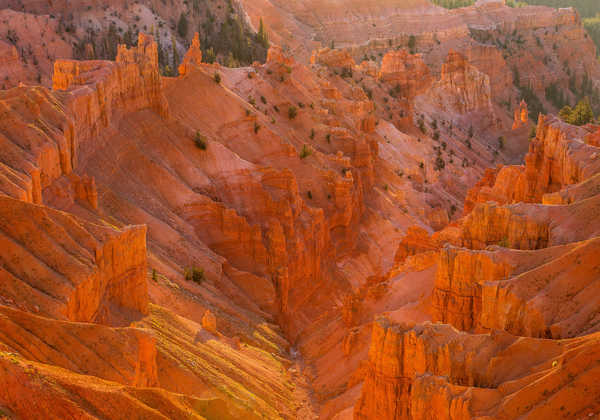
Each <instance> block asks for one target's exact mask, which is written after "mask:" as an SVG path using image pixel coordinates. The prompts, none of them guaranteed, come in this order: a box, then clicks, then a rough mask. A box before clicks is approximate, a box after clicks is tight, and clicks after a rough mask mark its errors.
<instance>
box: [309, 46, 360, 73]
mask: <svg viewBox="0 0 600 420" xmlns="http://www.w3.org/2000/svg"><path fill="white" fill-rule="evenodd" d="M310 63H311V64H321V65H324V66H327V67H331V68H335V69H349V70H352V68H353V67H354V66H355V65H356V63H355V62H354V59H353V58H352V57H351V56H350V54H349V53H348V52H347V51H345V50H341V49H333V50H332V49H330V48H323V49H320V50H318V51H314V52H313V54H312V56H311V57H310Z"/></svg>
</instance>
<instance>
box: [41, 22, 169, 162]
mask: <svg viewBox="0 0 600 420" xmlns="http://www.w3.org/2000/svg"><path fill="white" fill-rule="evenodd" d="M161 86H162V83H161V79H160V75H159V72H158V47H157V45H156V42H154V40H153V38H152V37H151V36H148V35H145V34H143V33H141V32H140V34H139V39H138V43H137V46H135V47H132V48H131V49H128V48H127V47H126V46H125V45H119V47H118V52H117V58H116V61H115V62H110V61H75V60H57V61H56V63H55V65H54V76H53V78H52V87H53V90H55V91H66V95H67V98H66V99H65V102H66V103H67V108H68V109H69V114H70V115H72V118H73V126H74V133H73V134H72V136H73V139H69V140H70V144H72V147H73V149H74V151H73V155H74V156H73V157H72V160H73V166H77V163H78V161H79V160H81V159H86V156H87V155H88V154H89V153H90V150H91V149H92V147H93V145H92V144H90V142H92V141H93V138H94V137H95V136H97V135H98V133H99V132H100V130H102V129H103V128H106V127H108V125H109V124H110V123H111V121H112V120H113V119H115V118H117V116H116V115H115V110H116V109H119V110H120V112H132V111H136V110H141V109H152V110H153V111H155V112H156V113H157V114H159V115H160V116H161V117H163V118H168V116H169V109H168V105H167V101H166V99H165V97H164V93H163V91H162V87H161Z"/></svg>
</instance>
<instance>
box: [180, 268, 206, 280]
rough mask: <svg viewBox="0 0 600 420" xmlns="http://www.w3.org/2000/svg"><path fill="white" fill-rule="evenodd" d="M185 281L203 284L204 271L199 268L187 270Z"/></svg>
mask: <svg viewBox="0 0 600 420" xmlns="http://www.w3.org/2000/svg"><path fill="white" fill-rule="evenodd" d="M185 279H186V280H187V281H193V282H194V283H196V284H201V283H202V282H203V281H204V270H203V269H202V268H198V267H191V268H187V269H186V270H185Z"/></svg>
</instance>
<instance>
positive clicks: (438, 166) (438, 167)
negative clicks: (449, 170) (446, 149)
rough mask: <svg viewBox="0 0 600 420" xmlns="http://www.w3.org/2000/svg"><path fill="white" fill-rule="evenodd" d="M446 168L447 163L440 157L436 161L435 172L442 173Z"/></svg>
mask: <svg viewBox="0 0 600 420" xmlns="http://www.w3.org/2000/svg"><path fill="white" fill-rule="evenodd" d="M445 167H446V162H444V159H442V158H441V157H440V156H438V157H437V158H436V159H435V170H436V171H441V170H442V169H444V168H445Z"/></svg>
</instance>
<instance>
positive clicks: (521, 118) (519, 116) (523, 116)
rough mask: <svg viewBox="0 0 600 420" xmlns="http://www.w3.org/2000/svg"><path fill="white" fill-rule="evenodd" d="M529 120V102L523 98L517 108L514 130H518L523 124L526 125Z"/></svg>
mask: <svg viewBox="0 0 600 420" xmlns="http://www.w3.org/2000/svg"><path fill="white" fill-rule="evenodd" d="M528 121H529V111H528V110H527V103H526V102H525V101H524V100H523V101H521V103H520V104H519V107H518V108H517V109H515V116H514V121H513V125H512V129H513V130H517V129H519V128H520V127H522V126H523V125H526V124H527V122H528Z"/></svg>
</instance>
